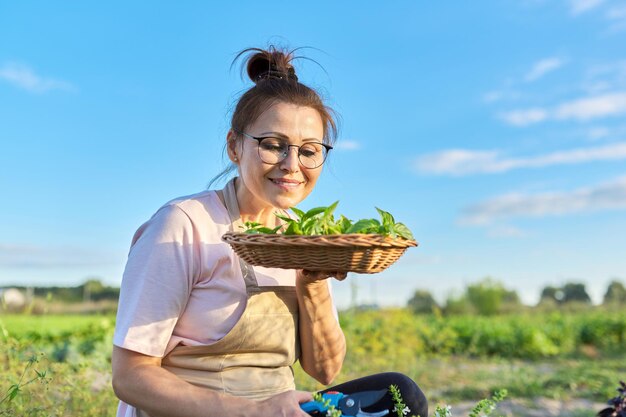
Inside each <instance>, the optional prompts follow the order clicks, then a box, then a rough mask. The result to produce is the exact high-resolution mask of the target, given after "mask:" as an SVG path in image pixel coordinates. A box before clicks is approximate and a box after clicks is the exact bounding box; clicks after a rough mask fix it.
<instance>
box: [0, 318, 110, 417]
mask: <svg viewBox="0 0 626 417" xmlns="http://www.w3.org/2000/svg"><path fill="white" fill-rule="evenodd" d="M0 318H1V320H0V330H1V332H0V352H1V353H0V359H2V363H3V370H2V378H0V392H2V393H4V396H5V399H3V400H2V401H0V416H5V415H6V416H17V415H20V416H21V415H28V416H35V417H39V416H41V417H43V416H61V415H71V416H96V415H102V416H105V415H107V416H108V415H115V409H116V407H117V399H116V398H115V395H114V393H113V391H112V389H111V378H110V374H111V351H112V344H111V338H112V333H113V319H112V318H103V317H97V316H91V317H79V316H65V317H36V316H0ZM51 324H58V325H59V329H55V328H54V327H51V326H50V325H51Z"/></svg>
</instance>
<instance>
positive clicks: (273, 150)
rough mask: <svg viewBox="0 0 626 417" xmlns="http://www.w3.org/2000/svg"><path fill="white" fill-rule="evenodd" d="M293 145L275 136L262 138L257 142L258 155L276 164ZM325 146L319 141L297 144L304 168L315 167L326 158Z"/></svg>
mask: <svg viewBox="0 0 626 417" xmlns="http://www.w3.org/2000/svg"><path fill="white" fill-rule="evenodd" d="M292 146H294V145H289V144H288V143H287V142H285V141H283V140H280V139H277V138H264V139H263V140H261V141H260V142H259V156H260V157H261V160H262V161H263V162H265V163H267V164H278V163H279V162H281V161H282V160H283V159H285V158H286V157H287V155H288V154H289V149H290V147H292ZM326 152H327V151H326V148H325V147H324V146H323V145H322V144H321V143H313V142H309V143H305V144H303V145H301V146H298V159H299V160H300V163H301V164H302V166H304V167H306V168H317V167H318V166H320V165H322V164H323V163H324V160H325V159H326Z"/></svg>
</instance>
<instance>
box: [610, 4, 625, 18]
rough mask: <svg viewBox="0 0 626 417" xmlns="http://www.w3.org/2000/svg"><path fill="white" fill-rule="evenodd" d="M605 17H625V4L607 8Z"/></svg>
mask: <svg viewBox="0 0 626 417" xmlns="http://www.w3.org/2000/svg"><path fill="white" fill-rule="evenodd" d="M606 17H607V19H610V20H620V19H626V5H625V6H619V7H613V8H611V9H609V10H608V11H607V12H606Z"/></svg>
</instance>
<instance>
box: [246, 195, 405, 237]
mask: <svg viewBox="0 0 626 417" xmlns="http://www.w3.org/2000/svg"><path fill="white" fill-rule="evenodd" d="M338 203H339V201H335V202H334V203H333V204H331V205H330V206H328V207H315V208H312V209H311V210H309V211H307V212H304V211H302V210H300V209H297V208H295V207H293V208H291V211H292V212H293V213H294V214H295V215H296V216H297V218H292V217H289V216H286V215H283V214H275V215H276V217H278V218H279V219H281V220H282V221H283V222H284V224H282V225H280V226H277V227H275V228H269V227H267V226H264V225H262V224H260V223H256V222H246V223H244V228H245V230H244V231H245V233H263V234H274V233H279V232H280V233H282V234H284V235H307V236H309V235H340V234H351V233H363V234H379V235H383V236H390V237H393V238H396V237H400V238H403V239H409V240H413V234H412V233H411V231H410V230H409V228H408V227H406V225H404V224H403V223H399V222H396V221H395V219H394V218H393V216H392V215H391V213H389V212H386V211H384V210H381V209H379V208H378V207H377V208H376V210H377V211H378V214H379V215H380V220H378V219H361V220H358V221H356V222H353V221H352V220H350V219H348V218H347V217H345V216H343V215H341V216H339V218H335V216H334V211H335V209H336V208H337V204H338Z"/></svg>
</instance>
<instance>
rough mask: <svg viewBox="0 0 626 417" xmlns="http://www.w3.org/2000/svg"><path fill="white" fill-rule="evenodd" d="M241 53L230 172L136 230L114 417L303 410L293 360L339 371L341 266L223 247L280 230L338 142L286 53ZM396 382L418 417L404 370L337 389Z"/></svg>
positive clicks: (116, 358)
mask: <svg viewBox="0 0 626 417" xmlns="http://www.w3.org/2000/svg"><path fill="white" fill-rule="evenodd" d="M244 53H249V56H248V59H247V72H248V75H249V77H250V78H251V80H252V81H253V82H254V83H255V86H254V87H252V88H250V89H249V90H248V91H247V92H245V93H244V94H243V95H242V97H241V98H240V99H239V102H238V104H237V106H236V108H235V111H234V113H233V116H232V121H231V129H230V130H229V132H228V135H227V145H226V146H227V152H228V157H229V159H230V160H231V162H232V163H233V168H235V169H236V170H237V173H238V176H237V177H235V178H233V179H232V180H230V182H228V184H227V185H226V187H225V188H224V189H223V190H217V191H212V190H209V191H204V192H201V193H198V194H195V195H192V196H187V197H182V198H179V199H176V200H173V201H170V202H169V203H167V204H166V205H164V206H163V207H161V208H160V209H159V210H158V211H157V212H156V213H155V214H154V215H153V217H152V218H151V219H150V220H149V221H148V222H146V223H145V224H143V225H142V226H141V227H140V228H139V229H138V230H137V232H136V233H135V236H134V237H133V242H132V246H131V250H130V253H129V258H128V262H127V265H126V269H125V271H124V278H123V281H122V290H121V295H120V303H119V309H118V315H117V323H116V331H115V336H114V350H113V358H112V367H113V388H114V390H115V393H116V395H117V396H118V397H119V398H120V400H121V402H120V406H119V409H118V416H124V417H131V416H239V415H241V416H257V415H258V416H307V414H306V413H305V412H303V411H302V409H301V408H300V404H301V403H303V402H307V401H310V400H312V395H311V394H310V393H308V392H303V391H297V390H295V384H294V379H293V371H292V369H291V366H292V365H293V364H294V363H295V361H296V360H299V361H300V364H301V366H302V368H303V369H304V371H305V372H307V373H308V374H309V375H311V376H312V377H313V378H315V379H316V380H317V381H319V382H321V383H322V384H325V385H328V384H330V383H331V382H332V381H333V379H334V378H335V377H336V376H337V374H338V373H339V371H340V370H341V365H342V362H343V359H344V356H345V351H346V344H345V339H344V335H343V332H342V331H341V328H340V326H339V323H338V321H337V313H336V309H335V307H334V305H333V301H332V297H331V293H330V290H329V282H328V278H329V277H334V278H335V279H339V280H343V279H345V277H346V274H345V273H334V272H332V271H329V272H311V271H303V270H298V271H293V270H281V269H272V268H262V267H251V266H249V265H247V264H245V263H243V262H242V261H240V260H239V258H238V257H237V256H236V255H235V254H234V253H233V252H232V250H231V249H230V247H229V246H228V245H227V244H225V243H223V242H222V241H221V236H222V235H223V234H224V233H226V232H227V231H232V230H239V229H240V227H241V226H242V224H243V223H244V222H248V221H251V222H258V223H262V224H265V225H268V226H272V227H274V226H277V225H279V224H280V220H279V219H278V218H277V217H276V216H275V215H274V213H276V212H277V211H281V212H284V211H285V210H287V209H288V208H290V207H294V206H296V205H297V204H299V203H300V202H301V201H302V200H304V199H305V198H306V197H307V196H308V195H309V193H310V192H311V191H312V190H313V187H314V186H315V183H316V181H317V179H318V177H319V175H320V173H321V170H322V165H323V163H324V161H325V159H326V156H327V153H328V151H330V149H332V146H331V143H333V141H334V139H335V136H336V124H335V121H334V119H333V117H332V111H331V110H330V109H329V108H327V107H326V106H325V105H324V104H323V102H322V101H321V99H320V97H319V95H318V94H317V93H316V92H315V91H314V90H312V89H310V88H309V87H307V86H305V85H303V84H302V83H300V82H298V78H297V76H296V74H295V70H294V68H293V66H292V64H291V60H292V58H293V55H292V53H291V52H287V51H280V50H276V49H274V48H270V49H269V50H268V51H265V50H261V49H249V50H246V51H243V52H242V53H241V54H240V55H239V56H241V55H242V54H244ZM239 56H238V57H239ZM227 171H228V170H227ZM390 383H395V384H400V385H402V386H401V389H403V391H402V392H403V395H404V396H405V402H407V403H409V404H413V403H415V404H416V407H418V408H419V407H422V408H419V410H421V413H422V415H423V417H425V415H426V411H425V410H426V408H425V407H426V402H425V399H424V398H423V395H422V394H421V391H419V388H417V386H416V385H415V383H413V382H412V381H410V380H408V378H406V377H403V376H401V375H399V374H383V375H379V376H373V377H368V378H364V379H363V380H360V381H355V382H353V383H347V384H344V385H343V386H341V387H342V390H343V391H342V392H354V391H358V390H361V389H373V388H376V389H380V388H385V387H388V386H389V384H390ZM403 387H404V388H403ZM350 390H352V391H350ZM411 401H412V402H411ZM383 403H384V404H383ZM391 406H392V404H391V402H390V399H389V398H384V399H383V400H381V405H380V407H387V408H390V407H391ZM417 411H418V410H417V409H416V410H415V411H414V413H416V412H417Z"/></svg>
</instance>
